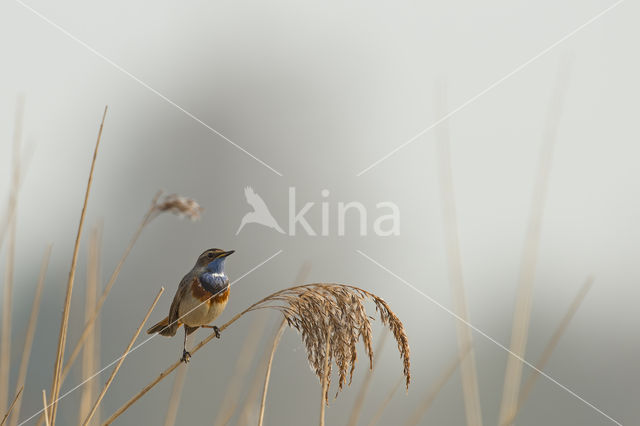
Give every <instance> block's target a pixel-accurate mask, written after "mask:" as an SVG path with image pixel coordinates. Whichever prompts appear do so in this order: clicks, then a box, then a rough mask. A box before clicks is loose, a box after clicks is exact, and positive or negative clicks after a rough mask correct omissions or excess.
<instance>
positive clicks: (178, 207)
mask: <svg viewBox="0 0 640 426" xmlns="http://www.w3.org/2000/svg"><path fill="white" fill-rule="evenodd" d="M156 209H157V211H158V213H162V212H167V211H168V212H171V213H173V214H176V215H178V216H184V217H187V218H188V219H190V220H192V221H195V220H198V219H200V213H201V212H202V207H200V205H199V204H198V203H197V202H196V200H194V199H192V198H187V197H183V196H181V195H178V194H169V195H167V196H166V197H165V198H164V200H163V201H162V202H161V203H158V204H157V205H156Z"/></svg>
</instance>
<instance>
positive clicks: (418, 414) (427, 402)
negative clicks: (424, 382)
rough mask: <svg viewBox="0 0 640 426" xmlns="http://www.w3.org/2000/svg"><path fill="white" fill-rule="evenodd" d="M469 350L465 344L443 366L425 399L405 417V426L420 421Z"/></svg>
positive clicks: (469, 347)
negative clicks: (453, 357) (442, 370)
mask: <svg viewBox="0 0 640 426" xmlns="http://www.w3.org/2000/svg"><path fill="white" fill-rule="evenodd" d="M470 352H471V346H467V347H466V348H463V350H462V351H461V352H458V356H457V357H456V358H455V359H454V360H453V361H451V362H450V363H449V365H448V366H447V368H445V370H444V372H443V373H442V375H441V376H440V378H439V379H438V381H437V382H436V383H435V384H434V385H433V387H432V388H431V390H430V391H429V393H428V394H427V396H426V397H425V399H424V400H423V401H422V404H420V405H419V406H418V407H417V408H416V409H415V411H414V412H413V415H412V416H411V417H409V419H407V422H406V423H405V425H406V426H415V425H417V424H418V423H420V420H421V419H422V417H424V415H425V413H426V412H427V410H428V409H429V407H431V404H433V401H434V400H435V399H436V396H438V394H439V393H440V391H441V390H442V388H443V387H444V385H445V384H447V382H448V381H449V379H450V378H451V376H452V375H453V373H454V372H455V371H456V369H457V368H458V366H459V365H460V364H461V363H462V362H463V361H464V359H465V357H466V356H467V355H468V354H469V353H470Z"/></svg>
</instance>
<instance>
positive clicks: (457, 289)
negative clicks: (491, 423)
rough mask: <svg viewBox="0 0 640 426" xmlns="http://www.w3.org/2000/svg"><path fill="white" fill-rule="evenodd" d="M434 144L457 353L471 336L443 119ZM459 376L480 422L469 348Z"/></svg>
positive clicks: (472, 421)
mask: <svg viewBox="0 0 640 426" xmlns="http://www.w3.org/2000/svg"><path fill="white" fill-rule="evenodd" d="M438 89H439V90H438V93H439V96H438V97H437V98H438V102H437V103H438V105H437V109H438V110H439V113H440V114H441V115H444V114H446V105H445V104H446V94H445V90H446V88H445V86H444V84H441V85H439V87H438ZM436 140H437V148H438V165H439V174H440V195H441V198H442V216H443V218H444V234H445V245H446V248H447V264H448V270H449V282H450V283H451V289H452V292H453V304H454V311H455V313H456V314H457V315H458V317H459V318H461V319H462V321H455V325H456V336H457V339H458V351H459V353H460V354H462V352H463V351H464V350H465V348H468V347H472V345H473V337H472V333H471V327H469V325H468V323H469V309H468V307H467V297H466V294H465V289H464V279H463V276H462V259H461V255H460V242H459V235H458V218H457V214H456V205H455V191H454V187H453V171H452V168H451V152H450V149H449V146H450V142H449V140H450V137H449V129H448V127H447V122H445V123H442V124H441V125H440V126H438V127H437V129H436ZM460 373H461V374H460V379H461V380H462V393H463V395H464V407H465V414H466V418H467V425H470V426H471V425H473V426H481V425H482V408H481V406H480V394H479V390H478V372H477V369H476V360H475V356H474V354H473V352H471V353H470V354H469V356H467V357H465V358H464V361H462V365H461V366H460Z"/></svg>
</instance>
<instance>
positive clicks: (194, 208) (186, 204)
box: [61, 191, 202, 382]
mask: <svg viewBox="0 0 640 426" xmlns="http://www.w3.org/2000/svg"><path fill="white" fill-rule="evenodd" d="M161 196H162V191H159V192H158V193H157V194H156V195H155V196H154V197H153V199H152V200H151V207H150V208H149V210H148V211H147V213H146V214H145V215H144V217H143V218H142V222H141V223H140V225H139V226H138V229H137V230H136V232H135V233H134V234H133V237H132V238H131V241H130V242H129V245H128V246H127V247H126V248H125V250H124V253H123V254H122V257H121V258H120V260H119V261H118V264H117V265H116V267H115V269H114V270H113V273H112V274H111V277H110V278H109V281H107V285H105V287H104V290H103V291H102V294H101V295H100V299H98V303H97V305H96V308H95V311H94V313H93V315H92V316H91V317H90V318H89V319H88V320H87V322H86V323H85V325H84V329H83V330H82V334H81V335H80V338H79V339H78V342H77V343H76V346H75V347H74V348H73V351H71V355H69V360H68V361H67V364H66V365H65V366H64V370H63V371H62V380H61V381H62V382H64V380H65V379H66V377H67V375H68V374H69V371H70V370H71V367H72V366H73V363H74V361H75V360H76V358H77V357H78V355H79V354H80V350H81V349H82V346H83V345H84V342H85V341H86V339H87V338H88V337H89V334H90V333H91V330H92V328H93V324H94V323H95V321H96V319H97V318H98V315H99V314H100V310H101V309H102V306H103V305H104V302H105V301H106V300H107V296H108V295H109V292H110V291H111V288H112V287H113V285H114V284H115V282H116V279H117V278H118V275H119V274H120V271H121V270H122V266H123V265H124V262H125V261H126V260H127V257H128V256H129V253H130V252H131V250H132V249H133V246H134V245H135V243H136V242H137V241H138V238H139V237H140V235H141V234H142V231H143V230H144V228H145V227H146V226H147V225H148V224H149V223H151V221H152V220H153V219H154V218H156V217H157V216H158V215H160V214H161V213H164V212H169V213H174V214H177V215H179V216H187V217H188V218H189V219H191V220H192V221H193V220H196V219H198V218H199V217H200V212H201V211H202V208H201V207H200V206H199V205H198V203H197V202H196V201H195V200H193V199H190V198H186V197H182V196H178V195H176V194H172V195H169V196H167V197H165V199H164V200H162V201H160V202H158V200H159V199H160V197H161Z"/></svg>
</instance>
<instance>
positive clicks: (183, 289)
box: [169, 273, 193, 329]
mask: <svg viewBox="0 0 640 426" xmlns="http://www.w3.org/2000/svg"><path fill="white" fill-rule="evenodd" d="M191 281H193V277H192V276H191V274H190V273H189V274H187V275H185V276H184V278H182V281H180V285H178V290H177V291H176V295H175V296H173V302H171V307H170V308H169V327H170V328H174V327H175V328H176V329H177V328H178V327H179V325H180V324H179V319H180V302H181V301H182V300H184V298H185V297H186V295H187V291H189V289H190V287H191Z"/></svg>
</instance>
